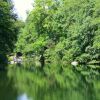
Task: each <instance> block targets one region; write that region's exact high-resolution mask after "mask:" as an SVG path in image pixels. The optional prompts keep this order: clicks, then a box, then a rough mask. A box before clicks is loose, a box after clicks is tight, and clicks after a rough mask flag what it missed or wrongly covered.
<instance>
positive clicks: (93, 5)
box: [16, 0, 100, 62]
mask: <svg viewBox="0 0 100 100" xmlns="http://www.w3.org/2000/svg"><path fill="white" fill-rule="evenodd" d="M99 3H100V1H99V0H77V1H76V0H62V1H60V0H57V1H55V0H35V3H34V9H33V10H32V12H31V13H30V14H29V15H28V18H27V21H26V25H25V27H24V28H23V29H22V31H21V33H20V35H19V38H18V42H17V44H16V51H22V52H24V53H25V54H28V53H30V54H32V53H33V52H35V53H38V54H40V52H41V51H43V47H44V46H45V47H47V49H46V50H45V51H44V52H43V53H44V55H45V57H46V60H49V61H51V62H52V61H55V60H56V59H57V60H58V59H60V60H62V61H63V62H65V61H66V62H71V61H73V60H75V59H79V61H83V60H84V61H83V62H88V61H90V60H99V58H100V34H99V31H100V14H99V11H100V7H99ZM54 59H55V60H54Z"/></svg>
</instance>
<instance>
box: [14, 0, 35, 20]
mask: <svg viewBox="0 0 100 100" xmlns="http://www.w3.org/2000/svg"><path fill="white" fill-rule="evenodd" d="M33 1H34V0H13V3H14V9H15V12H16V13H17V14H18V17H19V18H20V19H22V20H23V21H25V19H26V18H27V14H26V12H27V11H31V10H32V8H33V7H32V4H33Z"/></svg>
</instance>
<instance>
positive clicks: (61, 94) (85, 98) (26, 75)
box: [0, 66, 100, 100]
mask: <svg viewBox="0 0 100 100" xmlns="http://www.w3.org/2000/svg"><path fill="white" fill-rule="evenodd" d="M46 68H47V67H46ZM79 68H80V69H79ZM79 68H78V69H76V70H75V69H72V68H71V67H67V68H65V69H64V70H63V71H62V72H61V73H59V72H58V71H54V70H55V69H54V68H53V70H52V69H44V71H45V75H44V73H42V72H35V71H34V72H32V71H29V70H26V69H23V68H21V67H16V66H15V67H13V68H10V69H9V70H8V72H7V73H5V72H2V73H0V91H1V92H0V100H100V95H99V94H100V75H99V73H95V71H94V70H89V69H86V67H85V70H83V69H81V68H82V67H79ZM88 72H89V73H88Z"/></svg>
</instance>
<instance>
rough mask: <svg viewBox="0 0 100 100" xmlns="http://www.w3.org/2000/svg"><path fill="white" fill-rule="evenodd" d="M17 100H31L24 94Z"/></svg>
mask: <svg viewBox="0 0 100 100" xmlns="http://www.w3.org/2000/svg"><path fill="white" fill-rule="evenodd" d="M17 100H32V99H31V98H29V97H28V96H27V94H26V93H24V94H21V95H19V96H18V97H17Z"/></svg>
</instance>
